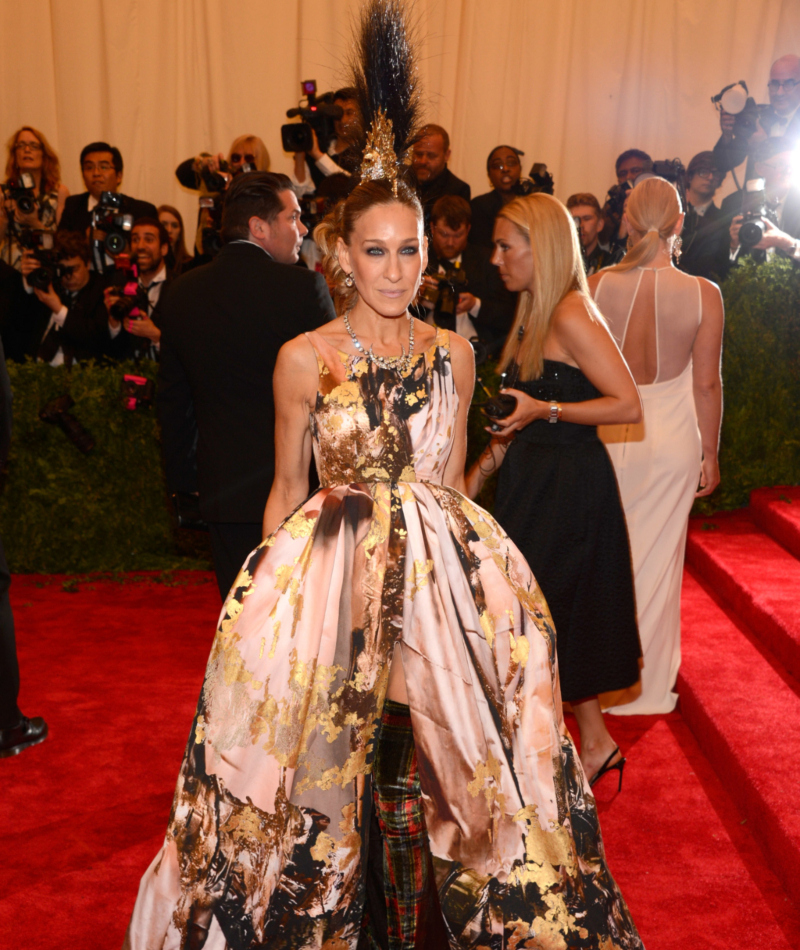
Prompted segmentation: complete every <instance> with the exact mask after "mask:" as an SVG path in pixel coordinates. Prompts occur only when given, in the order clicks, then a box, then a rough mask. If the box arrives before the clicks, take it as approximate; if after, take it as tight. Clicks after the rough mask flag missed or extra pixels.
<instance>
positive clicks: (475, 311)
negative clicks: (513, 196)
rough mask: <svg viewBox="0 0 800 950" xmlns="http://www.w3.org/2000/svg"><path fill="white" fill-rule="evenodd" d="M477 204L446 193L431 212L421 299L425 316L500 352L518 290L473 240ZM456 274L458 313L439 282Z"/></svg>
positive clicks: (485, 250)
mask: <svg viewBox="0 0 800 950" xmlns="http://www.w3.org/2000/svg"><path fill="white" fill-rule="evenodd" d="M471 220H472V209H471V208H470V205H469V202H467V201H466V200H465V199H464V198H459V197H458V196H457V195H445V197H443V198H440V199H439V200H438V201H437V202H436V204H435V205H434V206H433V211H432V212H431V246H430V248H429V251H428V269H427V271H426V272H425V276H424V278H423V285H422V294H421V297H420V304H421V306H422V308H424V310H425V311H426V315H425V316H424V319H425V320H426V321H427V322H429V323H436V325H437V326H441V327H444V328H445V329H448V330H454V331H455V332H456V333H458V334H459V335H460V336H463V337H466V338H467V339H468V340H474V339H479V340H481V342H483V343H484V345H485V346H486V347H487V348H488V350H489V352H490V353H496V352H498V351H499V349H500V347H501V346H502V344H503V341H504V340H505V338H506V335H507V333H508V331H509V329H510V327H511V324H512V322H513V320H514V310H515V307H516V303H517V295H516V294H512V293H511V292H510V291H508V290H506V288H505V286H504V285H503V282H502V281H501V280H500V276H499V274H498V272H497V268H496V267H494V265H493V264H492V263H491V256H492V254H491V251H490V250H489V249H488V248H485V247H480V246H479V245H477V244H470V243H469V230H470V224H471ZM448 277H450V278H453V280H452V284H453V287H454V288H455V289H456V291H457V292H458V300H457V303H456V307H455V313H452V314H443V313H442V312H441V309H440V305H439V303H437V302H436V301H437V300H438V301H441V297H440V294H439V287H440V282H441V281H442V280H445V279H447V278H448Z"/></svg>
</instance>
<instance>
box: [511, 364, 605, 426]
mask: <svg viewBox="0 0 800 950" xmlns="http://www.w3.org/2000/svg"><path fill="white" fill-rule="evenodd" d="M514 388H515V389H519V390H521V391H522V392H524V393H527V394H528V395H529V396H532V397H533V398H534V399H541V400H543V401H544V402H551V401H552V400H555V401H556V402H564V403H568V402H586V401H587V400H589V399H597V398H598V397H599V396H601V395H602V393H601V392H600V390H599V389H597V387H596V386H594V385H593V383H591V382H590V381H589V380H588V379H587V378H586V376H584V374H583V373H582V372H581V370H579V369H578V367H577V366H570V364H569V363H562V362H561V361H560V360H545V361H544V368H543V370H542V375H541V376H540V377H539V378H538V379H531V380H525V381H520V382H515V383H514ZM517 439H519V440H520V441H522V442H545V443H548V444H552V443H569V442H596V441H597V426H587V425H578V424H577V423H574V422H563V421H562V422H558V423H556V424H555V425H553V424H552V423H551V422H550V421H549V420H547V419H535V420H534V421H533V422H530V423H529V424H528V425H526V426H525V428H524V429H521V430H520V431H519V432H518V433H517Z"/></svg>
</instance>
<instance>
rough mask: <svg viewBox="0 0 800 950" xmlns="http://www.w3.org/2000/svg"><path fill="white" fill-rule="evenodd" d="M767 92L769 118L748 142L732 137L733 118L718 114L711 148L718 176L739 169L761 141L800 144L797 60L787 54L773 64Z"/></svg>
mask: <svg viewBox="0 0 800 950" xmlns="http://www.w3.org/2000/svg"><path fill="white" fill-rule="evenodd" d="M767 91H768V92H769V103H770V105H771V106H772V114H771V115H770V116H768V117H767V118H765V119H763V120H762V121H760V122H759V124H758V126H757V127H756V131H755V132H754V133H753V134H752V135H751V136H750V138H749V139H743V138H742V137H741V136H737V135H735V134H734V131H733V126H734V121H735V119H736V117H735V116H733V115H730V114H729V113H728V112H722V113H721V114H720V120H719V124H720V128H721V129H722V135H721V136H720V139H719V141H718V142H717V144H716V145H715V146H714V160H715V162H716V165H717V168H718V169H719V170H720V171H721V172H726V171H730V170H731V169H732V168H736V166H737V165H741V163H742V162H743V161H744V160H745V158H747V156H748V155H749V153H750V151H751V149H752V147H753V146H755V145H757V144H758V143H759V142H762V141H763V140H764V139H767V138H777V137H780V136H782V137H783V138H784V139H786V141H787V144H788V146H789V147H790V148H791V147H794V146H795V145H797V144H798V142H800V110H799V109H798V106H800V57H798V56H795V55H794V54H790V55H788V56H781V58H780V59H776V60H775V62H774V63H773V64H772V68H771V69H770V71H769V82H768V83H767ZM751 164H752V162H748V165H747V173H746V174H745V179H748V178H751V177H752V172H753V170H752V168H751V167H750V166H751Z"/></svg>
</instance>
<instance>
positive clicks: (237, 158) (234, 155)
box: [231, 152, 256, 165]
mask: <svg viewBox="0 0 800 950" xmlns="http://www.w3.org/2000/svg"><path fill="white" fill-rule="evenodd" d="M242 159H244V160H245V161H246V162H247V164H248V165H255V163H256V157H255V155H251V154H250V153H249V152H248V153H247V154H246V155H240V154H239V153H238V152H231V161H232V162H233V164H234V165H238V164H239V162H241V161H242Z"/></svg>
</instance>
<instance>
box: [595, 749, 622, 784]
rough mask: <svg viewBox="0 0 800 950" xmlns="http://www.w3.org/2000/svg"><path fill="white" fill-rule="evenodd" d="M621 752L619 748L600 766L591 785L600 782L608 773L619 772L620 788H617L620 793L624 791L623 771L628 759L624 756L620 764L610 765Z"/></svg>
mask: <svg viewBox="0 0 800 950" xmlns="http://www.w3.org/2000/svg"><path fill="white" fill-rule="evenodd" d="M618 752H619V746H617V747H616V749H614V751H613V752H612V753H611V755H610V756H609V757H608V758H607V759H606V760H605V762H604V763H603V764H602V765H601V766H600V768H599V769H598V770H597V771H596V772H595V773H594V775H593V776H592V777H591V778H590V779H589V785H590V786H592V785H594V784H595V782H599V781H600V779H601V778H602V777H603V776H604V775H605V774H606V773H607V772H614V771H616V770H619V787H618V788H617V791H618V792H621V791H622V770H623V769H624V768H625V762H626V759H625V757H624V756H623V757H622V758H621V759H620V760H619V762H615V763H614V764H613V765H609V763H610V762H611V760H612V759H613V758H614V756H615V755H616V754H617V753H618Z"/></svg>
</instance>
